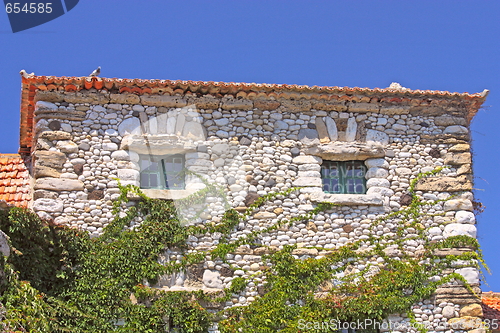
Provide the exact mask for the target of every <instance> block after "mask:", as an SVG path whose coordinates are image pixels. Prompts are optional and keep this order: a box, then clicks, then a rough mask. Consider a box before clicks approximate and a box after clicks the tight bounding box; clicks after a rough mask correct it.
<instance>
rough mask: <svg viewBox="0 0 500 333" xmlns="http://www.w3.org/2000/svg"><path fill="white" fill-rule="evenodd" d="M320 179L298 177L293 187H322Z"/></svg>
mask: <svg viewBox="0 0 500 333" xmlns="http://www.w3.org/2000/svg"><path fill="white" fill-rule="evenodd" d="M321 185H322V181H321V178H320V177H298V178H297V179H295V180H294V181H293V186H321Z"/></svg>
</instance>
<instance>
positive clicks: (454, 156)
mask: <svg viewBox="0 0 500 333" xmlns="http://www.w3.org/2000/svg"><path fill="white" fill-rule="evenodd" d="M471 161H472V157H471V154H470V153H448V154H447V155H446V157H445V159H444V164H449V165H462V164H470V163H471Z"/></svg>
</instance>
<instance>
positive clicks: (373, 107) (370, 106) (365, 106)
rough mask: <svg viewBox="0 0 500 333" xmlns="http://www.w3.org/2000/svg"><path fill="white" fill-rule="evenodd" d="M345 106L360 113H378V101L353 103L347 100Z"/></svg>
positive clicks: (350, 110)
mask: <svg viewBox="0 0 500 333" xmlns="http://www.w3.org/2000/svg"><path fill="white" fill-rule="evenodd" d="M347 108H348V110H349V112H360V113H366V112H374V113H378V112H379V110H380V106H379V105H378V103H353V102H349V103H347Z"/></svg>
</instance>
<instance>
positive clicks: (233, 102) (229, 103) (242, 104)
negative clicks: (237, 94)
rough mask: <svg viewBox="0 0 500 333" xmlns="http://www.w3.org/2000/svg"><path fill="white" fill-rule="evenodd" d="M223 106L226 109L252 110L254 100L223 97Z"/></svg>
mask: <svg viewBox="0 0 500 333" xmlns="http://www.w3.org/2000/svg"><path fill="white" fill-rule="evenodd" d="M221 108H223V109H224V110H252V109H253V102H252V101H251V100H248V99H223V100H222V103H221Z"/></svg>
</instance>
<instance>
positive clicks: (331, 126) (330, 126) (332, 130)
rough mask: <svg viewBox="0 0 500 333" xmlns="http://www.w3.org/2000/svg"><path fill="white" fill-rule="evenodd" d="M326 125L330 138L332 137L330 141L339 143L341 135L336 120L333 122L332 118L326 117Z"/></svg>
mask: <svg viewBox="0 0 500 333" xmlns="http://www.w3.org/2000/svg"><path fill="white" fill-rule="evenodd" d="M325 125H326V129H327V130H328V136H329V137H330V140H331V141H337V140H338V138H339V133H338V130H337V124H336V123H335V120H333V119H332V118H330V117H325Z"/></svg>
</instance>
